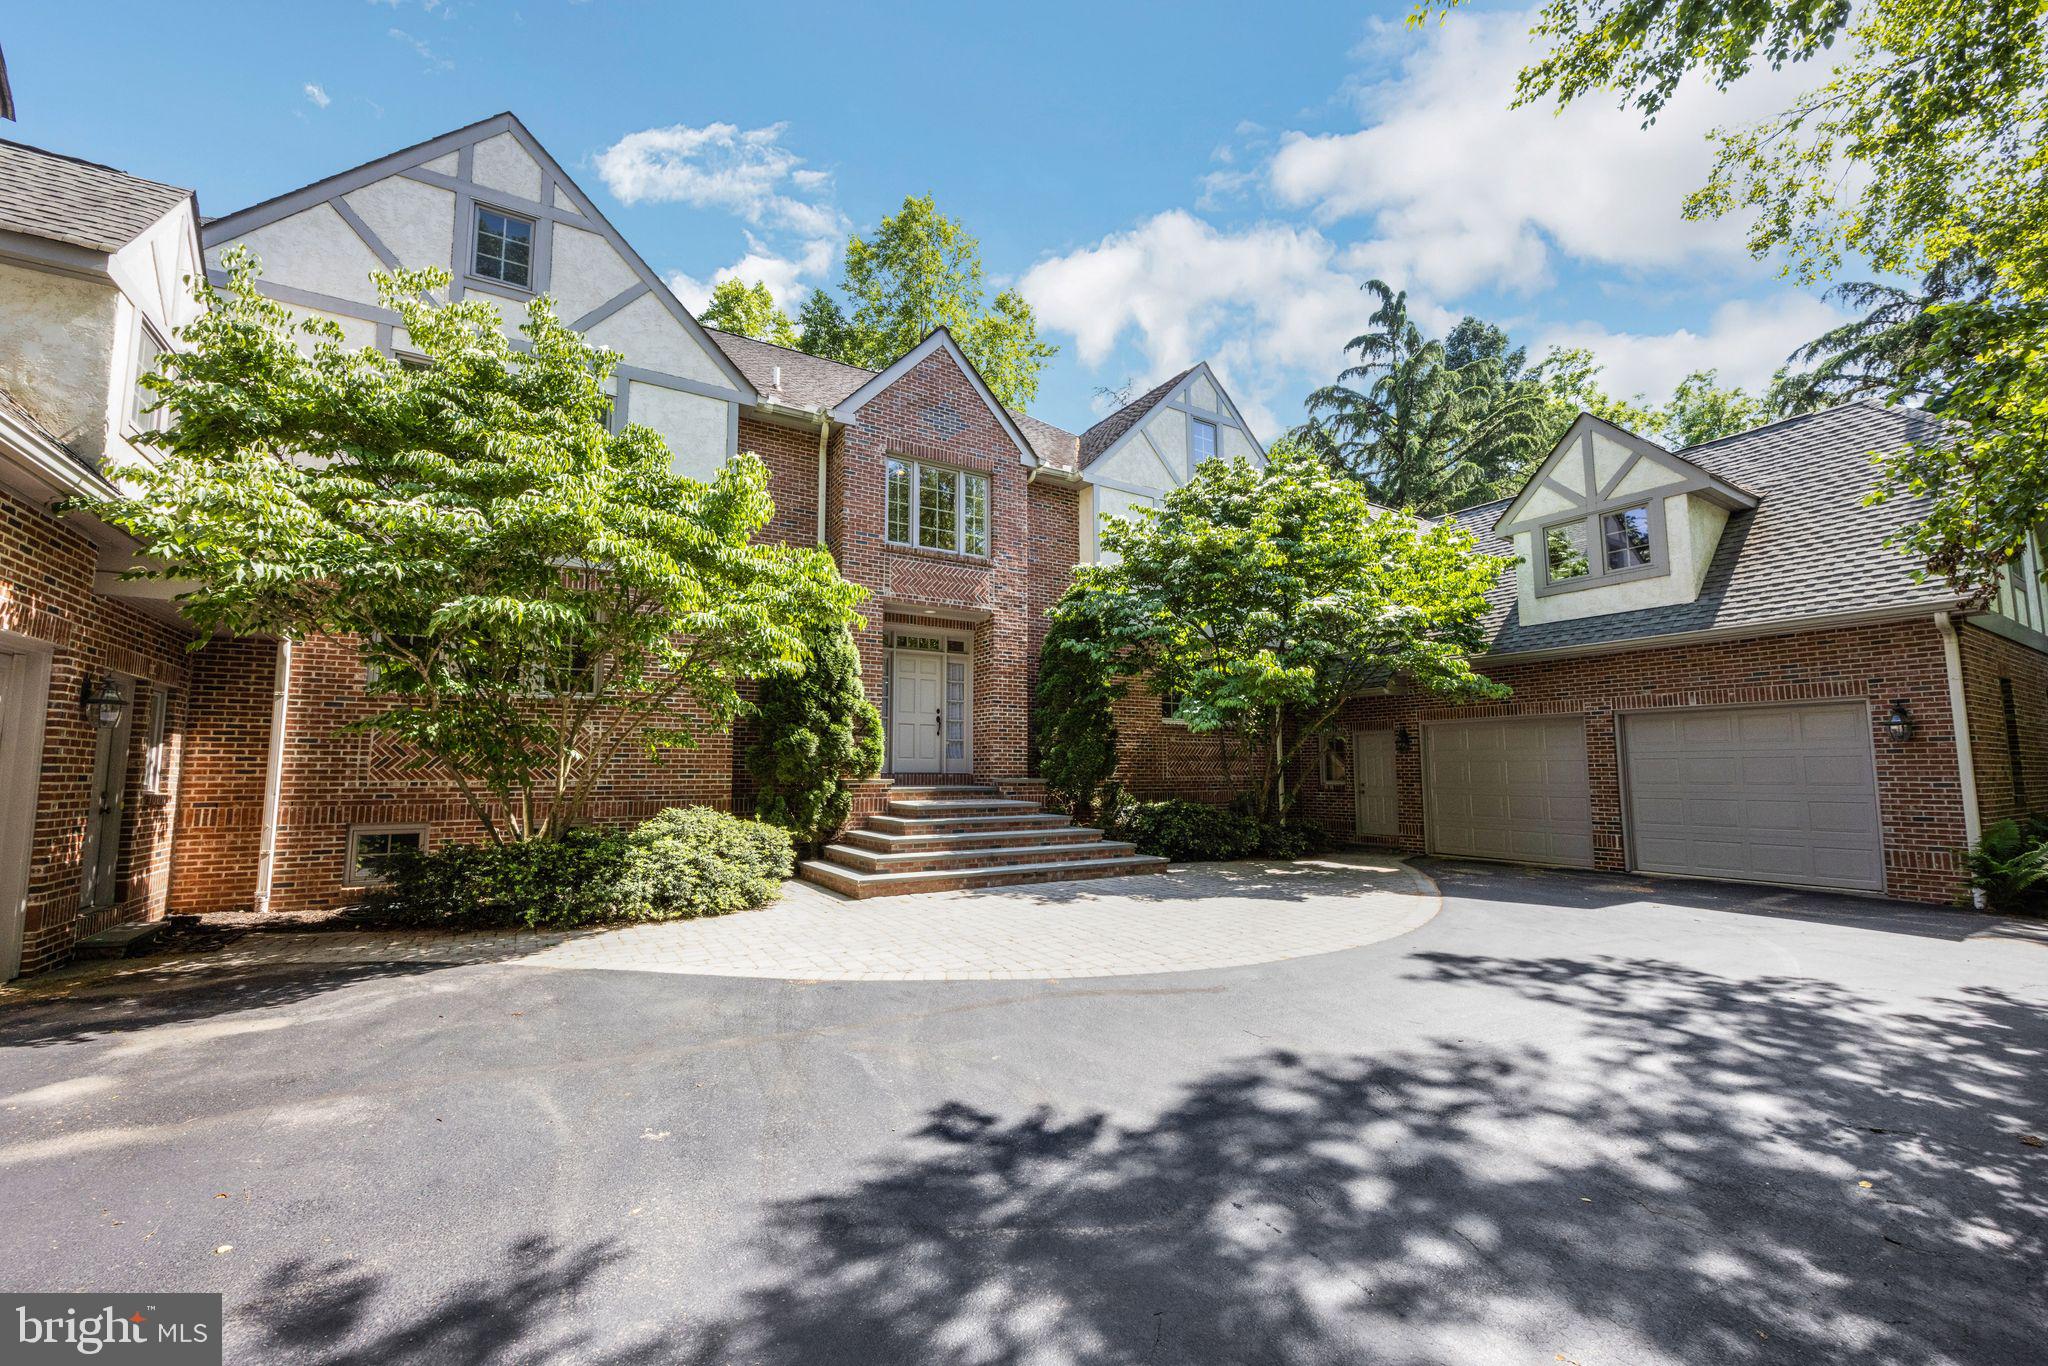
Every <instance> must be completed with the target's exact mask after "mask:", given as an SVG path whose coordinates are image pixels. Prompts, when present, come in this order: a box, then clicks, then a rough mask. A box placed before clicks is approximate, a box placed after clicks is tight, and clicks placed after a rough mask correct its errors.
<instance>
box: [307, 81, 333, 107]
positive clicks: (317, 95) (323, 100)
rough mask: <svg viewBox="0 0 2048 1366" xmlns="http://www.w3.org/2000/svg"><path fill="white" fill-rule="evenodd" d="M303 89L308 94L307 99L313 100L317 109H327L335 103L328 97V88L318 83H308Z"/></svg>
mask: <svg viewBox="0 0 2048 1366" xmlns="http://www.w3.org/2000/svg"><path fill="white" fill-rule="evenodd" d="M302 88H303V89H304V90H305V92H306V98H307V99H309V100H311V101H312V102H313V104H314V106H315V107H316V108H319V109H325V108H326V107H327V106H328V105H330V104H332V103H334V101H333V100H331V99H329V98H328V97H327V87H325V86H323V85H321V84H320V83H319V82H318V81H307V82H306V84H305V85H304V86H303V87H302Z"/></svg>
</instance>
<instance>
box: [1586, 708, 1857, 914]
mask: <svg viewBox="0 0 2048 1366" xmlns="http://www.w3.org/2000/svg"><path fill="white" fill-rule="evenodd" d="M1621 733H1622V747H1623V751H1624V755H1625V758H1624V764H1625V771H1626V773H1627V777H1628V810H1629V849H1630V854H1631V861H1632V864H1633V866H1634V867H1636V868H1638V869H1640V870H1641V871H1643V872H1646V873H1689V874H1693V875H1695V876H1700V877H1722V878H1733V879H1737V880H1739V881H1746V882H1781V883H1790V884H1795V885H1798V886H1803V887H1843V888H1853V889H1857V890H1862V891H1873V892H1881V891H1883V890H1884V839H1883V835H1882V834H1881V832H1880V830H1879V827H1878V823H1877V776H1876V773H1875V770H1874V767H1873V760H1872V758H1871V748H1870V709H1869V708H1868V707H1867V706H1866V705H1865V704H1863V703H1861V702H1851V703H1846V704H1833V703H1830V704H1827V705H1822V706H1793V707H1738V708H1726V709H1715V710H1700V711H1687V710H1679V711H1657V712H1641V713H1637V714H1635V715H1631V716H1625V717H1623V718H1622V730H1621Z"/></svg>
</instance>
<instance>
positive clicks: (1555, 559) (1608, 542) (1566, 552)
mask: <svg viewBox="0 0 2048 1366" xmlns="http://www.w3.org/2000/svg"><path fill="white" fill-rule="evenodd" d="M1663 531H1664V508H1663V505H1662V503H1661V502H1658V501H1654V500H1653V501H1650V502H1643V503H1631V504H1629V505H1627V506H1624V507H1613V508H1604V509H1601V510H1599V511H1595V512H1590V513H1580V514H1579V515H1577V516H1575V517H1573V518H1572V519H1571V520H1570V521H1565V522H1551V523H1548V524H1547V525H1545V526H1544V528H1543V564H1542V571H1543V572H1542V578H1541V580H1540V581H1539V582H1538V584H1537V591H1538V592H1544V593H1555V592H1563V591H1565V590H1566V589H1571V588H1595V587H1598V586H1599V585H1601V584H1607V583H1613V582H1615V581H1617V580H1620V579H1633V578H1644V577H1647V576H1649V575H1652V574H1662V573H1664V572H1665V570H1666V565H1665V561H1664V555H1663V552H1662V548H1661V545H1662V541H1663Z"/></svg>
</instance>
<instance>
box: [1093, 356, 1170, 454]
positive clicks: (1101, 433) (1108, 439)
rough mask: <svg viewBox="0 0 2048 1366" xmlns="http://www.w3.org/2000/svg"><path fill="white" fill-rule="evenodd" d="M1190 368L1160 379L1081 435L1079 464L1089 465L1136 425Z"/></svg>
mask: <svg viewBox="0 0 2048 1366" xmlns="http://www.w3.org/2000/svg"><path fill="white" fill-rule="evenodd" d="M1194 371H1195V367H1194V366H1192V365H1190V366H1189V367H1188V368H1187V369H1185V370H1183V371H1181V372H1180V373H1179V374H1177V375H1175V376H1174V377H1173V378H1171V379H1166V380H1161V381H1160V382H1159V383H1157V384H1155V385H1153V386H1152V387H1151V388H1150V389H1147V390H1146V391H1145V392H1144V393H1142V394H1140V395H1139V396H1138V397H1136V398H1134V399H1132V400H1131V401H1130V402H1129V403H1126V404H1125V405H1124V406H1123V407H1121V408H1119V409H1117V410H1116V411H1115V412H1113V413H1111V414H1110V415H1109V416H1108V417H1105V418H1104V419H1102V421H1100V422H1098V423H1096V424H1095V425H1094V426H1093V427H1090V428H1089V429H1088V430H1087V431H1085V432H1083V433H1081V464H1083V465H1091V464H1093V463H1094V462H1095V457H1096V456H1098V455H1101V454H1102V453H1103V452H1104V451H1106V450H1108V449H1109V448H1110V447H1111V446H1114V445H1115V444H1116V439H1117V438H1118V437H1120V436H1122V435H1123V434H1124V433H1125V432H1127V431H1129V430H1130V429H1131V428H1132V427H1133V426H1135V425H1137V421H1138V419H1139V418H1141V417H1143V416H1144V415H1145V414H1147V413H1149V412H1151V411H1152V405H1153V404H1155V403H1157V402H1159V400H1160V399H1162V398H1165V397H1166V396H1167V395H1168V394H1169V393H1171V392H1172V391H1173V386H1174V385H1176V384H1178V383H1180V382H1181V381H1182V380H1184V379H1186V378H1187V377H1188V376H1189V375H1191V374H1193V373H1194Z"/></svg>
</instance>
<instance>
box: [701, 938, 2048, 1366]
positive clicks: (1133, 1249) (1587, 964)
mask: <svg viewBox="0 0 2048 1366" xmlns="http://www.w3.org/2000/svg"><path fill="white" fill-rule="evenodd" d="M1411 962H1412V963H1413V964H1414V965H1415V975H1416V977H1417V979H1418V980H1422V981H1426V982H1430V983H1433V984H1439V985H1441V986H1443V987H1444V988H1446V990H1445V991H1444V992H1443V993H1442V996H1441V998H1440V999H1441V1000H1442V1001H1443V1002H1445V1003H1446V1004H1445V1013H1444V1015H1443V1024H1442V1026H1441V1030H1440V1036H1439V1038H1438V1039H1437V1040H1435V1041H1434V1042H1433V1043H1431V1044H1430V1045H1429V1046H1427V1047H1424V1048H1421V1049H1417V1050H1410V1051H1405V1052H1397V1053H1390V1054H1387V1055H1384V1056H1298V1055H1294V1054H1290V1053H1286V1052H1269V1053H1265V1054H1262V1055H1258V1056H1255V1057H1251V1058H1249V1059H1247V1060H1244V1061H1242V1062H1240V1063H1237V1064H1235V1065H1232V1066H1229V1067H1226V1068H1223V1069H1221V1070H1219V1071H1217V1072H1214V1073H1212V1074H1210V1075H1208V1076H1206V1077H1203V1078H1202V1079H1200V1080H1199V1081H1197V1082H1196V1083H1194V1084H1193V1085H1191V1086H1189V1087H1188V1088H1186V1090H1185V1091H1184V1092H1183V1093H1182V1094H1181V1095H1180V1096H1179V1098H1178V1099H1177V1100H1176V1101H1175V1102H1174V1103H1172V1104H1171V1105H1170V1106H1168V1107H1167V1108H1165V1109H1164V1110H1162V1111H1161V1112H1159V1113H1158V1114H1157V1115H1156V1116H1153V1117H1151V1118H1148V1119H1145V1120H1142V1121H1140V1122H1136V1123H1124V1122H1120V1121H1118V1120H1116V1119H1114V1118H1112V1117H1110V1116H1108V1115H1105V1114H1101V1113H1080V1114H1072V1115H1065V1116H1063V1115H1060V1114H1058V1113H1055V1112H1052V1111H1049V1110H1042V1109H1041V1110H1037V1111H1032V1112H1028V1113H1021V1114H1017V1115H1011V1116H1003V1115H997V1114H990V1113H987V1112H985V1111H982V1110H977V1109H974V1108H971V1107H968V1106H966V1105H962V1104H949V1105H946V1106H943V1107H941V1108H939V1109H936V1110H934V1111H933V1112H931V1113H930V1114H929V1116H928V1118H927V1122H926V1123H925V1125H924V1126H923V1128H922V1129H921V1131H920V1132H919V1133H918V1134H917V1135H916V1138H915V1140H914V1141H912V1142H909V1143H906V1144H905V1145H903V1147H902V1148H901V1149H899V1150H897V1151H896V1152H894V1153H892V1154H890V1155H888V1156H886V1157H885V1158H884V1159H882V1160H879V1161H878V1163H877V1165H876V1166H875V1167H874V1169H873V1170H872V1171H871V1172H870V1173H869V1174H867V1175H866V1176H864V1177H863V1178H862V1179H860V1180H858V1181H857V1182H855V1183H853V1184H851V1185H849V1186H847V1187H845V1188H844V1189H838V1190H834V1191H831V1192H829V1193H825V1194H819V1195H816V1196H813V1197H810V1198H804V1199H798V1200H793V1201H790V1202H788V1203H785V1204H783V1205H781V1206H779V1207H776V1208H774V1209H772V1210H771V1211H770V1213H769V1216H768V1219H767V1221H766V1223H765V1225H764V1232H763V1233H762V1235H761V1244H760V1246H759V1247H758V1248H757V1249H756V1252H757V1253H758V1257H759V1261H760V1264H761V1265H762V1267H764V1268H765V1269H764V1270H763V1271H762V1272H761V1275H762V1276H763V1277H764V1279H763V1280H761V1281H760V1282H758V1283H755V1284H752V1285H750V1286H749V1287H748V1291H747V1294H746V1296H745V1301H744V1307H743V1308H742V1309H740V1310H738V1311H736V1312H734V1313H732V1314H731V1315H729V1316H728V1317H725V1318H723V1319H720V1320H715V1321H713V1322H711V1323H709V1324H700V1325H697V1326H696V1328H695V1331H693V1332H692V1333H690V1335H689V1336H688V1339H687V1341H688V1346H689V1355H688V1359H689V1360H691V1361H694V1362H698V1363H707V1364H708V1363H714V1362H717V1363H724V1362H739V1361H745V1362H762V1363H787V1364H789V1366H795V1364H796V1363H814V1362H890V1363H907V1362H921V1361H946V1362H955V1361H957V1362H975V1363H1012V1362H1015V1363H1022V1362H1026V1361H1030V1362H1038V1361H1058V1362H1065V1361H1077V1362H1081V1361H1085V1362H1089V1363H1139V1362H1190V1361H1201V1362H1236V1361H1260V1362H1268V1361H1270V1362H1329V1363H1338V1362H1343V1363H1355V1362H1362V1361H1401V1362H1443V1363H1451V1362H1459V1363H1466V1362H1473V1361H1495V1360H1499V1361H1506V1360H1523V1361H1543V1362H1549V1361H1551V1360H1552V1359H1553V1356H1555V1357H1556V1358H1557V1359H1559V1360H1573V1361H1580V1360H1583V1361H1594V1360H1598V1361H1632V1362H1643V1361H1656V1360H1674V1361H1676V1360H1683V1361H1716V1362H1721V1361H1774V1362H1787V1361H1797V1362H1815V1361H1886V1362H1900V1363H1919V1362H1962V1361H1968V1362H1972V1363H1987V1362H2006V1361H2011V1362H2020V1361H2038V1360H2040V1349H2041V1344H2042V1342H2043V1341H2044V1340H2048V1302H2044V1299H2043V1297H2042V1295H2041V1280H2040V1274H2041V1266H2042V1257H2043V1253H2044V1250H2048V1248H2044V1243H2048V1152H2044V1151H2043V1150H2040V1149H2037V1148H2034V1147H2030V1146H2028V1145H2027V1144H2026V1143H2024V1142H2023V1141H2022V1140H2023V1135H2025V1134H2028V1133H2039V1132H2041V1131H2042V1128H2043V1126H2044V1125H2048V1119H2044V1117H2043V1115H2042V1107H2043V1102H2044V1100H2048V1067H2044V1065H2043V1063H2044V1049H2048V1021H2044V1017H2043V1013H2042V1011H2041V1010H2040V1009H2039V1008H2038V1007H2037V1006H2036V1005H2035V1004H2033V1003H2030V1002H2026V1001H2023V1000H2020V999H2016V998H2013V997H2010V996H2007V995H2006V994H2004V993H2002V992H1999V991H1994V990H1989V989H1980V990H1973V991H1969V992H1965V993H1961V994H1959V995H1958V996H1955V997H1951V998H1947V999H1943V1000H1940V1001H1934V1002H1923V1003H1921V1004H1920V1006H1919V1007H1918V1008H1917V1009H1915V1010H1912V1011H1911V1012H1910V1013H1901V1012H1899V1011H1898V1010H1897V1009H1895V1008H1888V1007H1884V1006H1881V1005H1880V1004H1879V1003H1878V1002H1876V1001H1874V1000H1870V999H1866V998H1863V997H1861V996H1859V995H1857V994H1855V993H1853V992H1849V991H1846V990H1844V989H1842V988H1841V987H1839V986H1836V985H1833V984H1829V983H1825V982H1821V981H1817V980H1812V979H1807V978H1794V977H1771V978H1755V979H1747V980H1742V979H1733V978H1728V977H1722V976H1717V975H1714V974H1712V973H1707V972H1701V971H1698V970H1695V969H1692V968H1688V967H1684V966H1680V965H1676V964H1672V963H1666V962H1657V961H1649V960H1642V959H1608V958H1586V959H1566V958H1555V959H1546V960H1535V961H1527V960H1515V959H1508V958H1495V957H1486V956H1471V955H1455V954H1448V953H1432V954H1421V955H1417V956H1416V957H1414V958H1413V959H1411ZM1497 993H1511V994H1513V995H1514V996H1515V997H1516V998H1518V1001H1517V1003H1516V1007H1515V1009H1514V1010H1513V1011H1511V1012H1508V1017H1509V1018H1513V1019H1516V1020H1520V1021H1523V1022H1524V1024H1523V1026H1522V1027H1518V1028H1516V1029H1514V1030H1513V1031H1512V1035H1513V1037H1512V1038H1498V1037H1496V1038H1488V1037H1484V1036H1481V1035H1480V1033H1479V1031H1478V1030H1477V1029H1475V1030H1474V1031H1473V1033H1472V1034H1471V1035H1467V1036H1464V1037H1460V1031H1459V1019H1458V1015H1457V1007H1458V1005H1459V1004H1460V1003H1462V1002H1470V1003H1472V1004H1474V1005H1475V1006H1476V1005H1480V1004H1487V1005H1499V1004H1501V1003H1500V1002H1499V1001H1498V1000H1494V1001H1483V1000H1482V998H1485V997H1490V996H1494V995H1495V994H1497ZM1474 1018H1484V1019H1488V1020H1491V1021H1499V1020H1501V1019H1502V1018H1503V1014H1502V1012H1501V1011H1499V1010H1493V1011H1490V1012H1487V1013H1478V1012H1475V1016H1474ZM1531 1039H1540V1040H1542V1041H1543V1042H1542V1043H1540V1044H1539V1043H1534V1042H1527V1041H1526V1040H1531ZM1865 1183H1867V1184H1865Z"/></svg>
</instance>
